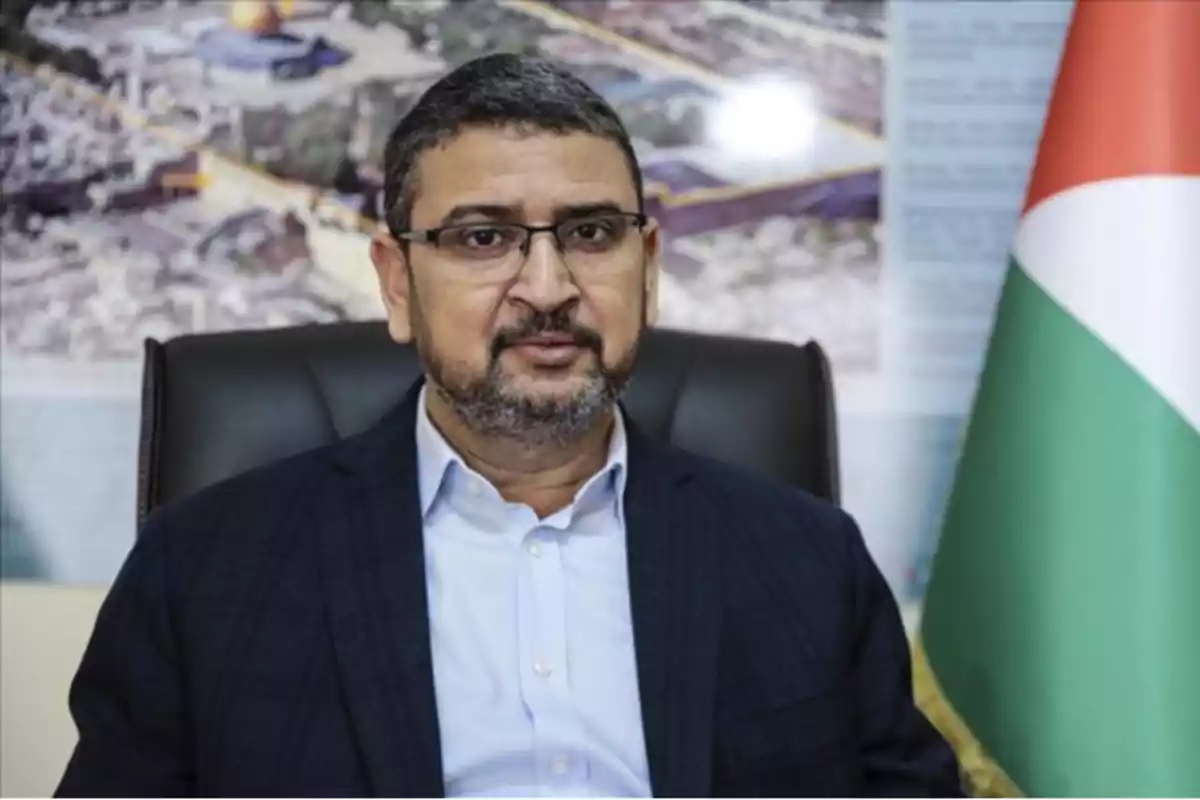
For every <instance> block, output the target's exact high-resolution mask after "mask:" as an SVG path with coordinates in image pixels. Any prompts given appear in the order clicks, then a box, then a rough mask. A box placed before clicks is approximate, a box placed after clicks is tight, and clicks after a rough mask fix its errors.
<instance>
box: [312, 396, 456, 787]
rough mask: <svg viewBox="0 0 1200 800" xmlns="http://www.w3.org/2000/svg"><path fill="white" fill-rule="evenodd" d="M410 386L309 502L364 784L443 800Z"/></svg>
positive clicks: (348, 446) (344, 452)
mask: <svg viewBox="0 0 1200 800" xmlns="http://www.w3.org/2000/svg"><path fill="white" fill-rule="evenodd" d="M418 388H419V383H418V385H417V386H414V387H413V389H412V390H411V391H410V392H409V395H408V397H407V398H406V400H405V401H404V402H403V403H401V404H400V405H399V406H397V407H396V408H395V409H394V410H393V411H392V412H391V413H390V414H389V415H388V416H387V417H386V418H385V419H384V421H383V422H381V423H380V424H379V425H377V426H376V427H375V428H373V429H372V430H370V431H368V432H367V433H365V434H362V435H361V436H358V437H354V438H352V439H349V440H347V442H346V443H345V444H344V445H343V446H342V448H341V449H340V450H339V452H338V455H337V458H336V466H337V468H338V470H339V472H340V473H341V474H339V475H337V476H336V477H335V479H334V480H333V481H331V482H330V484H329V489H328V491H329V493H330V496H329V497H327V498H325V502H321V503H317V504H316V507H317V508H318V509H320V511H319V513H322V514H324V518H323V519H321V520H320V521H319V528H320V531H321V533H320V536H321V562H322V563H321V570H322V579H323V584H324V585H323V589H324V592H325V596H326V601H327V604H328V608H329V619H330V626H331V629H332V634H333V640H334V648H335V652H336V654H337V661H338V667H339V670H340V672H341V678H342V686H343V688H344V690H345V693H346V698H347V702H348V705H349V709H350V714H351V717H352V719H353V724H354V726H355V731H356V734H357V737H358V745H359V748H360V750H361V752H362V754H363V758H364V763H365V765H366V767H367V771H368V773H369V776H370V779H371V784H372V788H373V790H374V791H375V793H376V794H379V795H383V796H389V797H437V796H441V795H443V794H444V793H445V787H444V784H443V777H442V762H441V744H440V738H439V731H438V720H437V701H436V695H435V692H434V684H433V667H432V656H431V655H430V645H429V613H428V602H427V598H426V589H425V558H424V541H423V537H422V525H421V512H420V502H419V499H418V487H417V477H416V475H417V473H416V443H415V439H414V433H415V424H416V413H417V392H418Z"/></svg>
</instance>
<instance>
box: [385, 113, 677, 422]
mask: <svg viewBox="0 0 1200 800" xmlns="http://www.w3.org/2000/svg"><path fill="white" fill-rule="evenodd" d="M417 174H418V178H419V184H418V188H417V192H416V195H415V198H414V204H413V208H412V215H411V220H412V221H411V226H410V227H411V229H412V230H414V231H426V230H431V229H445V230H444V232H443V233H441V234H440V235H439V236H437V237H436V239H437V241H436V242H429V241H426V240H425V239H424V238H418V239H417V240H416V241H413V242H411V243H410V244H409V245H408V248H407V249H408V253H407V256H406V255H405V253H404V248H401V247H400V246H399V245H398V244H397V243H396V242H395V240H394V239H392V238H391V237H390V236H388V235H386V234H381V235H380V236H378V237H376V240H375V242H374V243H373V245H372V260H373V261H374V262H375V266H376V270H377V271H378V272H379V277H380V283H381V286H382V288H383V294H384V299H385V302H386V303H387V306H388V317H389V327H390V329H391V332H392V335H393V337H394V338H396V339H398V340H400V341H406V340H409V339H412V340H413V341H414V342H415V344H416V346H417V349H418V352H419V353H420V355H421V358H422V360H423V361H424V364H425V367H426V371H427V373H428V376H429V379H430V381H431V383H432V384H433V386H432V388H433V389H434V390H436V391H438V392H439V394H440V395H441V396H442V397H443V398H444V399H445V400H447V401H448V402H449V404H450V405H451V406H452V407H454V408H455V410H456V411H458V413H459V415H460V416H461V417H462V418H463V419H464V420H465V421H466V422H467V423H468V424H469V425H471V426H472V427H473V428H475V429H476V430H478V431H480V432H482V433H486V434H490V435H498V436H506V437H511V438H517V439H521V440H524V441H528V442H529V443H530V444H535V443H537V441H538V440H542V439H544V440H554V441H569V440H571V439H573V438H575V437H577V436H579V435H581V434H583V433H585V432H586V431H587V430H589V429H591V427H592V425H593V424H594V423H595V421H596V420H597V419H598V418H599V417H600V416H601V415H602V414H603V413H604V412H605V411H606V410H607V408H608V407H609V405H610V404H611V402H612V401H613V400H615V398H616V396H617V394H618V393H619V391H620V389H621V388H622V387H623V386H624V384H625V382H626V381H627V379H628V377H629V373H630V370H631V369H632V366H633V360H634V355H635V353H636V350H637V344H638V340H639V338H640V335H641V332H642V329H643V328H644V326H645V325H646V324H647V323H648V322H649V323H653V321H654V318H655V317H656V300H657V294H656V287H657V274H658V273H657V270H658V253H659V237H658V230H657V227H656V225H655V223H654V222H653V221H650V222H648V223H647V225H646V226H645V227H644V228H641V227H639V226H638V223H637V221H636V218H635V216H634V215H635V214H636V212H637V209H638V197H637V193H636V190H635V188H634V185H633V182H632V180H631V179H630V176H629V170H628V166H627V165H626V162H625V159H624V156H623V154H622V152H621V150H620V148H619V147H618V146H617V145H616V144H614V143H612V142H609V141H608V140H605V139H602V138H599V137H595V136H591V135H588V134H567V135H557V134H552V133H532V134H530V133H524V134H522V133H519V132H517V131H514V130H511V129H469V130H467V131H465V132H463V133H462V134H460V135H459V136H457V137H456V138H454V139H453V140H451V141H450V142H449V143H448V144H446V145H445V146H443V147H440V148H437V149H434V150H431V151H429V152H427V153H425V154H424V155H423V156H422V157H421V159H420V160H419V163H418V165H417ZM514 224H524V225H530V226H543V225H546V226H550V225H557V226H558V227H557V229H556V230H555V231H549V232H541V233H536V234H533V235H532V236H529V237H528V239H527V241H526V240H525V237H526V233H525V232H524V231H522V230H521V229H520V228H518V227H515V225H514ZM522 245H524V246H522Z"/></svg>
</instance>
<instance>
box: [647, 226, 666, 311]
mask: <svg viewBox="0 0 1200 800" xmlns="http://www.w3.org/2000/svg"><path fill="white" fill-rule="evenodd" d="M642 236H643V239H644V241H645V248H646V251H645V252H646V265H645V267H644V268H643V269H642V281H643V283H642V289H643V291H644V296H645V298H646V301H645V302H646V325H648V326H649V327H654V326H655V325H656V324H658V275H659V271H660V270H661V267H662V228H660V227H659V225H658V220H656V219H649V220H647V221H646V227H645V228H644V229H643V231H642Z"/></svg>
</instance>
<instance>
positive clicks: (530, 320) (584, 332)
mask: <svg viewBox="0 0 1200 800" xmlns="http://www.w3.org/2000/svg"><path fill="white" fill-rule="evenodd" d="M547 333H556V334H562V335H566V336H570V337H571V343H572V344H574V345H575V346H576V347H583V348H587V349H588V350H591V351H592V352H594V353H595V354H596V355H597V356H599V355H601V352H602V350H603V347H604V340H603V339H601V338H600V334H599V333H597V332H596V331H594V330H592V329H591V328H589V327H587V326H586V325H580V324H579V323H578V322H576V321H575V320H573V319H571V315H570V312H569V310H568V309H555V310H554V311H535V312H533V313H531V314H530V315H529V316H527V317H525V319H523V320H521V322H519V323H518V324H516V325H511V326H509V327H506V328H502V329H501V330H499V331H497V332H496V335H495V336H494V337H492V358H496V357H498V356H499V355H500V353H501V352H503V351H504V350H505V349H507V348H509V347H513V346H514V345H517V344H520V343H521V341H522V340H524V339H529V338H531V337H534V336H539V335H542V334H547Z"/></svg>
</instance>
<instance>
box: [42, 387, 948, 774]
mask: <svg viewBox="0 0 1200 800" xmlns="http://www.w3.org/2000/svg"><path fill="white" fill-rule="evenodd" d="M416 397H417V393H416V391H415V390H414V391H413V392H410V394H409V397H408V399H407V400H406V401H405V402H404V403H402V404H401V405H399V406H398V407H397V408H396V409H395V410H394V411H393V412H391V413H390V414H389V415H388V416H387V417H386V418H385V419H384V420H383V421H382V422H381V423H379V424H378V425H377V426H375V427H374V428H373V429H371V430H369V431H368V432H366V433H364V434H361V435H359V436H357V437H354V438H351V439H347V440H345V441H343V442H341V443H339V444H337V445H333V446H330V447H326V448H322V449H319V450H315V451H312V452H309V453H305V454H303V455H300V456H296V457H293V458H290V459H287V460H285V461H281V462H278V463H275V464H272V465H269V466H266V467H263V468H259V469H256V470H254V471H252V472H249V473H247V474H245V475H242V476H239V477H237V478H234V479H232V480H228V481H225V482H223V483H221V484H218V485H216V486H214V487H211V488H209V489H205V490H203V491H201V492H199V493H198V494H196V495H193V496H192V497H190V498H188V499H186V500H183V501H181V502H179V503H176V504H174V505H171V506H168V507H166V508H164V509H162V510H160V511H159V512H157V513H156V514H155V515H153V516H152V518H151V520H150V522H149V523H148V525H147V527H146V529H145V530H144V531H143V534H142V536H141V537H140V538H139V540H138V542H137V544H136V546H135V547H134V549H133V551H132V553H131V554H130V555H129V558H128V560H127V561H126V563H125V565H124V567H123V568H122V570H121V572H120V575H119V577H118V578H117V580H116V582H115V584H114V585H113V588H112V590H111V592H110V594H109V596H108V598H107V599H106V600H105V602H104V605H103V607H102V608H101V611H100V615H99V618H98V619H97V622H96V628H95V631H94V633H93V635H92V639H91V641H90V643H89V644H88V647H87V651H86V654H85V655H84V658H83V663H82V665H81V666H80V668H79V673H78V675H77V676H76V678H75V681H74V684H73V685H72V689H71V697H70V701H71V711H72V713H73V715H74V718H75V721H76V724H77V725H78V727H79V731H80V741H79V744H78V746H77V747H76V749H75V752H74V754H73V756H72V757H71V760H70V763H69V765H68V766H67V770H66V774H65V775H64V776H63V779H62V783H61V785H60V786H59V789H58V792H59V794H60V795H62V796H74V795H91V796H103V795H121V796H139V795H159V796H164V795H166V796H169V795H193V794H200V795H208V796H213V795H240V796H255V795H257V796H262V795H267V796H287V797H298V796H314V795H316V796H335V795H357V796H365V795H386V796H425V797H430V796H440V795H442V794H443V792H444V787H443V782H442V765H441V757H440V746H439V738H438V737H439V731H438V719H437V708H436V703H435V697H434V685H433V672H432V666H431V660H430V642H429V621H428V614H427V609H426V591H425V565H424V562H423V545H422V530H421V513H420V509H419V502H418V489H417V472H416V449H415V442H414V424H415V418H416ZM628 427H629V477H628V483H627V487H626V496H625V506H626V507H625V511H626V523H627V540H628V541H627V549H628V557H629V591H630V602H631V604H632V613H633V627H634V638H635V648H636V651H637V663H638V680H639V686H640V696H641V703H642V718H643V725H644V733H645V740H646V748H647V755H648V757H649V765H650V778H651V784H652V786H653V790H654V793H655V794H656V795H659V796H693V797H694V796H706V795H717V796H734V795H755V796H770V795H791V796H801V795H825V796H834V795H858V796H866V795H882V796H888V797H900V796H908V795H936V796H947V795H956V794H959V793H960V783H959V773H958V768H957V764H956V761H955V758H954V755H953V753H952V752H951V750H950V748H949V747H948V746H947V745H946V743H945V742H944V741H943V740H942V739H941V738H940V737H939V736H938V734H937V733H936V732H935V730H934V729H933V728H932V727H931V726H930V725H929V723H928V722H927V721H926V720H925V718H924V717H923V716H922V715H921V714H920V712H919V711H918V710H917V709H916V708H915V707H914V705H913V699H912V694H911V686H910V672H909V649H908V643H907V641H906V638H905V633H904V630H903V628H902V625H901V621H900V616H899V613H898V610H897V608H896V604H895V602H894V600H893V598H892V595H891V593H890V592H889V590H888V587H887V585H886V584H885V582H884V580H883V578H882V576H881V575H880V573H879V571H878V570H877V569H876V567H875V565H874V563H873V562H872V560H871V558H870V556H869V555H868V553H867V550H866V547H865V546H864V543H863V540H862V537H861V535H860V534H859V531H858V529H857V528H856V526H855V525H854V523H853V521H852V520H851V519H850V518H849V517H848V516H847V515H846V514H844V513H843V512H841V511H839V510H838V509H836V508H834V507H833V506H831V505H827V504H826V503H824V502H821V501H818V500H817V499H815V498H813V497H812V496H810V495H807V494H805V493H804V492H801V491H799V490H797V489H794V488H791V487H788V486H786V485H783V484H782V483H778V482H775V481H772V480H770V479H768V478H764V477H760V476H757V475H752V474H750V473H747V472H744V471H741V470H739V469H736V468H733V467H729V466H725V465H723V464H719V463H716V462H713V461H709V460H705V459H702V458H699V457H695V456H692V455H689V454H686V453H684V452H681V451H679V450H675V449H671V448H669V447H667V446H665V445H662V444H660V443H658V442H656V441H653V440H651V439H650V438H649V437H648V436H646V435H645V434H644V433H640V432H639V431H637V429H636V428H635V427H634V426H632V425H630V426H628Z"/></svg>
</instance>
